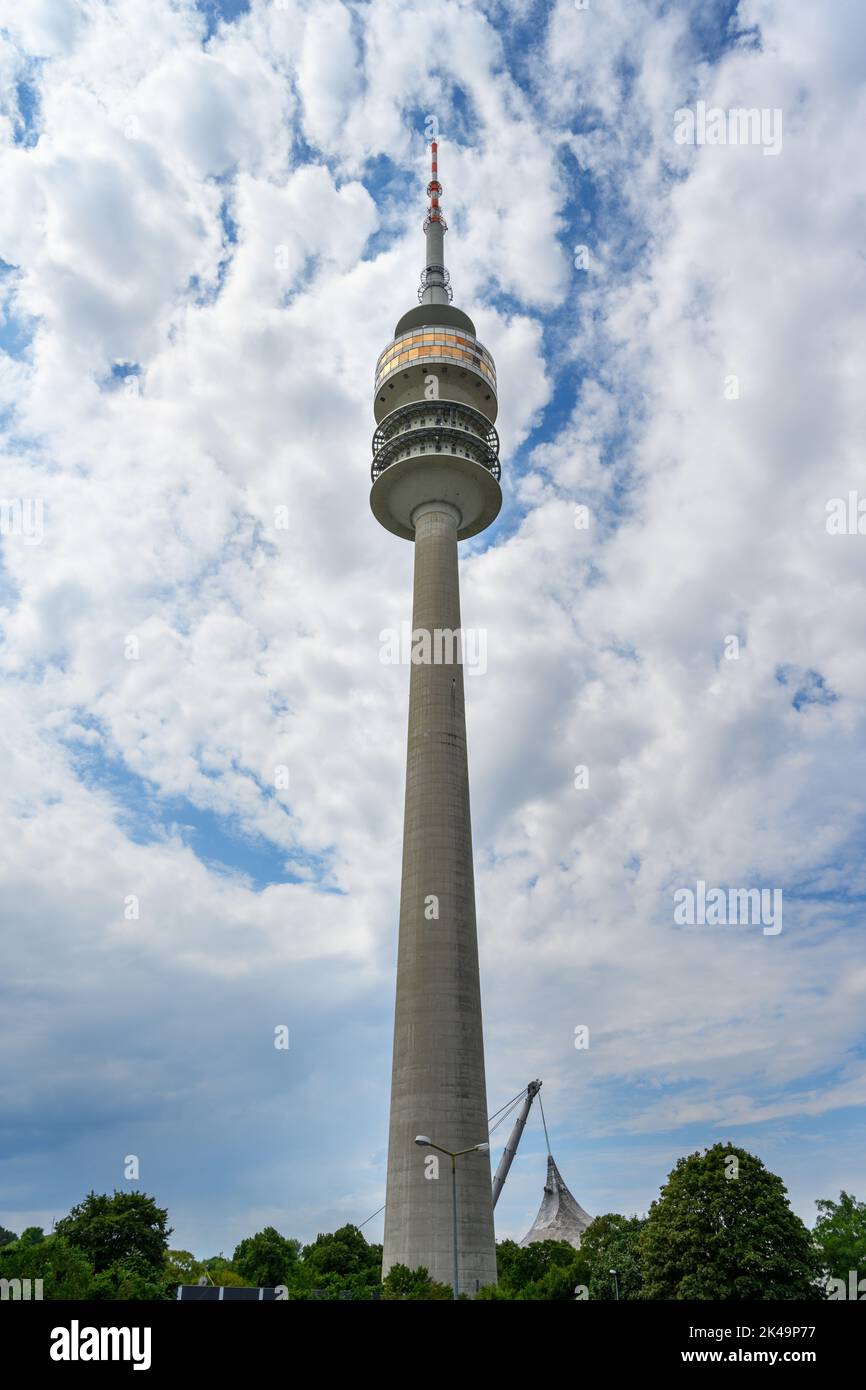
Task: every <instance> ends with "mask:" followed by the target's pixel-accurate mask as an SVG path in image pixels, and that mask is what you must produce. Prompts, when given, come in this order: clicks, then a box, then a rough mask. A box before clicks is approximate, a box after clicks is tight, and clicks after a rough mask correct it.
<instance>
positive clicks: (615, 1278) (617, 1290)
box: [610, 1269, 619, 1301]
mask: <svg viewBox="0 0 866 1390" xmlns="http://www.w3.org/2000/svg"><path fill="white" fill-rule="evenodd" d="M610 1272H611V1274H612V1275H613V1287H614V1290H615V1291H616V1297H617V1301H618V1300H619V1280H618V1279H617V1277H616V1276H617V1271H616V1270H615V1269H612V1270H611V1271H610Z"/></svg>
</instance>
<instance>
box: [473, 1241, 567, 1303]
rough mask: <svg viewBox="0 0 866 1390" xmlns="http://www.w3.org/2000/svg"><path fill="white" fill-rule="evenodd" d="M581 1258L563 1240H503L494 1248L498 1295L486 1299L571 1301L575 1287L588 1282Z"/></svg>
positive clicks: (489, 1295)
mask: <svg viewBox="0 0 866 1390" xmlns="http://www.w3.org/2000/svg"><path fill="white" fill-rule="evenodd" d="M581 1256H582V1251H581V1252H578V1251H577V1250H575V1248H574V1246H573V1245H569V1243H568V1241H565V1240H538V1241H533V1243H532V1244H531V1245H518V1244H517V1242H516V1241H514V1240H502V1241H500V1242H499V1244H498V1245H497V1247H496V1272H497V1275H498V1278H499V1290H500V1292H499V1293H498V1294H496V1295H491V1294H488V1295H487V1297H488V1298H490V1297H498V1298H503V1297H505V1298H515V1299H516V1298H533V1299H536V1298H555V1299H563V1298H568V1299H573V1298H574V1297H575V1293H574V1290H575V1286H576V1285H577V1284H582V1283H586V1282H587V1280H586V1277H585V1276H586V1273H587V1269H586V1266H585V1261H584V1260H583V1259H582V1258H581Z"/></svg>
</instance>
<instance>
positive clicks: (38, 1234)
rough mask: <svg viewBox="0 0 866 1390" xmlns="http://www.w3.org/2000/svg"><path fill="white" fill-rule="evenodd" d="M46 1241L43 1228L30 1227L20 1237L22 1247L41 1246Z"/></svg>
mask: <svg viewBox="0 0 866 1390" xmlns="http://www.w3.org/2000/svg"><path fill="white" fill-rule="evenodd" d="M44 1239H45V1232H44V1231H43V1229H42V1227H41V1226H28V1227H27V1228H26V1229H25V1230H23V1231H22V1232H21V1234H20V1236H19V1237H18V1241H19V1244H21V1245H39V1244H40V1243H41V1242H42V1241H43V1240H44Z"/></svg>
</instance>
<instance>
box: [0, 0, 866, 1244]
mask: <svg viewBox="0 0 866 1390" xmlns="http://www.w3.org/2000/svg"><path fill="white" fill-rule="evenodd" d="M864 54H866V11H864V7H863V5H862V3H861V0H829V2H828V3H824V4H821V5H817V4H815V3H813V0H784V3H783V0H741V3H740V4H739V5H737V4H736V3H735V2H734V0H589V3H588V4H586V5H585V6H581V5H576V4H575V3H574V0H556V3H554V4H549V3H548V4H544V3H542V4H539V3H530V0H510V2H509V0H501V2H500V0H488V3H479V2H476V3H468V2H461V0H436V3H430V0H375V3H372V4H366V3H360V0H358V2H357V3H340V0H250V3H246V0H199V3H198V4H196V3H194V0H113V2H112V3H107V0H28V2H27V4H26V5H22V4H21V3H19V0H0V148H2V155H0V159H2V169H0V181H2V189H3V194H2V199H0V347H2V349H3V351H2V356H0V435H2V437H0V450H2V461H3V473H2V487H0V492H2V496H3V499H4V500H5V502H6V503H7V506H6V510H5V512H4V520H3V532H4V534H3V535H2V536H0V551H2V566H0V610H2V629H3V634H2V646H0V662H2V676H3V681H2V694H0V709H2V717H0V736H2V742H3V775H2V801H3V821H2V836H0V865H2V913H3V920H4V929H3V968H2V977H0V990H2V1021H3V1030H2V1031H3V1035H4V1036H3V1063H4V1065H3V1068H2V1082H0V1087H2V1114H3V1124H2V1138H0V1145H2V1148H0V1158H2V1161H0V1223H2V1224H3V1225H5V1226H9V1227H11V1228H12V1229H13V1230H16V1231H20V1230H21V1229H22V1227H23V1226H25V1225H27V1224H31V1223H37V1224H41V1225H45V1226H50V1224H51V1221H52V1220H53V1219H54V1218H56V1217H58V1216H60V1215H62V1214H63V1213H64V1212H65V1211H66V1210H68V1208H69V1207H70V1205H71V1204H72V1203H73V1202H75V1201H77V1200H79V1199H80V1198H81V1197H82V1196H83V1194H84V1193H85V1192H86V1191H87V1190H89V1189H90V1188H92V1187H93V1188H96V1189H97V1190H111V1189H112V1188H113V1187H115V1186H118V1187H123V1186H124V1184H125V1183H127V1179H126V1178H125V1177H124V1160H125V1157H126V1156H127V1155H136V1156H137V1157H138V1160H139V1164H140V1185H141V1186H142V1187H143V1188H145V1189H146V1190H147V1191H149V1192H152V1193H155V1194H156V1195H157V1196H158V1197H159V1198H160V1200H161V1201H162V1203H163V1204H164V1205H167V1206H168V1207H169V1210H170V1214H171V1219H172V1223H173V1225H174V1227H175V1235H174V1237H173V1244H175V1245H178V1246H182V1247H185V1248H189V1249H192V1250H194V1251H196V1252H197V1253H200V1254H208V1253H213V1252H215V1251H217V1250H225V1251H227V1252H229V1251H231V1250H232V1249H233V1247H234V1245H235V1243H236V1242H237V1241H238V1240H239V1239H240V1238H242V1237H243V1236H245V1235H247V1234H249V1233H251V1232H252V1231H254V1230H257V1229H260V1228H261V1227H262V1226H264V1225H266V1224H273V1225H276V1226H277V1227H278V1228H279V1229H281V1230H282V1231H283V1232H284V1233H286V1234H288V1235H295V1236H297V1237H299V1238H302V1239H310V1238H312V1237H314V1236H315V1234H316V1232H317V1231H322V1230H330V1229H333V1228H334V1227H335V1226H337V1225H339V1224H342V1223H344V1222H346V1221H353V1222H361V1221H363V1220H364V1219H365V1218H367V1217H368V1216H370V1214H371V1213H372V1212H374V1211H375V1210H376V1209H377V1208H378V1207H379V1206H380V1205H381V1203H382V1202H383V1200H384V1178H385V1157H386V1153H385V1145H386V1130H387V1106H388V1087H389V1075H390V1047H391V1026H392V1010H393V987H394V966H395V951H396V920H397V907H398V892H399V870H400V839H401V815H402V784H403V773H404V760H405V730H406V699H407V689H408V670H407V668H406V667H404V666H394V665H388V664H383V662H382V661H381V660H380V641H379V634H380V632H381V631H383V630H384V629H386V628H395V627H399V624H400V623H401V622H403V621H404V620H406V619H408V617H409V603H410V592H411V561H412V552H411V547H410V546H408V545H406V544H405V543H404V542H401V541H398V540H397V539H395V538H394V537H392V536H390V535H389V534H387V533H386V532H384V531H382V530H381V529H380V528H379V527H378V526H377V524H376V523H375V521H374V520H373V517H372V514H371V512H370V509H369V503H368V491H369V466H370V443H369V441H370V437H371V434H372V429H373V419H372V408H371V397H372V374H373V368H374V364H375V360H376V357H377V355H378V353H379V352H380V351H381V350H382V348H383V347H384V346H385V345H386V344H387V342H388V340H389V338H390V337H391V335H392V333H393V329H394V324H395V322H396V320H397V319H398V317H399V316H400V315H401V314H402V313H403V312H404V311H405V310H406V309H408V308H410V307H411V306H412V304H413V303H414V302H415V291H416V287H417V283H418V275H419V271H420V269H421V265H422V262H423V239H422V235H421V222H422V220H423V209H424V203H425V200H424V193H423V190H424V184H425V182H426V179H427V177H428V175H427V164H426V151H425V127H426V128H427V129H429V127H427V124H426V123H427V121H428V117H430V116H433V117H435V119H436V121H437V122H438V129H439V134H440V177H441V178H442V182H443V185H444V189H445V194H444V208H445V212H446V215H447V218H448V221H449V227H450V231H449V234H448V237H447V239H446V251H447V256H448V263H449V267H450V270H451V275H452V283H453V285H454V288H455V302H456V303H458V304H459V305H460V306H461V307H463V308H464V309H466V310H467V311H468V312H469V313H470V314H471V315H472V317H473V318H474V319H475V322H476V324H477V326H478V332H479V336H480V337H481V339H482V341H483V342H484V343H485V344H487V345H488V346H489V348H490V349H491V351H492V352H493V355H494V357H495V359H496V363H497V368H498V374H499V388H500V418H499V430H500V435H501V439H502V460H503V487H504V493H505V504H504V507H503V511H502V514H501V516H500V519H499V520H498V522H497V523H496V524H495V525H494V526H493V527H492V528H491V529H490V530H489V531H487V532H486V533H485V534H484V535H483V536H480V537H478V538H476V539H475V540H474V541H472V542H469V543H468V544H467V545H464V546H463V547H462V551H461V554H462V585H463V609H464V622H465V623H466V625H467V626H468V627H471V628H475V629H481V630H483V631H484V632H485V633H486V634H487V644H488V665H487V671H486V673H485V674H483V675H482V674H480V673H479V674H476V675H473V676H471V677H469V678H468V679H467V700H468V722H469V741H470V766H471V780H472V790H473V819H474V833H475V851H476V864H477V897H478V914H479V932H480V950H481V963H482V987H483V995H484V1004H485V1023H486V1047H487V1063H488V1094H489V1101H490V1110H491V1111H493V1110H495V1109H497V1108H498V1107H499V1106H500V1105H502V1104H504V1103H505V1102H506V1101H507V1100H508V1099H510V1098H511V1097H512V1096H513V1095H515V1094H516V1093H517V1092H518V1091H519V1090H520V1089H521V1088H522V1087H524V1086H525V1085H526V1083H527V1082H528V1081H529V1080H530V1079H532V1078H534V1077H540V1078H541V1079H542V1080H543V1082H544V1090H543V1093H542V1095H543V1098H544V1101H545V1112H546V1115H547V1119H548V1125H549V1128H550V1132H551V1141H552V1145H553V1150H554V1153H555V1155H556V1157H557V1159H558V1162H559V1165H560V1167H561V1169H562V1172H563V1174H564V1176H565V1178H566V1180H567V1182H568V1183H569V1185H570V1186H571V1188H572V1190H573V1191H574V1193H575V1195H576V1196H577V1197H578V1199H579V1200H580V1201H581V1203H582V1204H583V1205H584V1206H585V1207H586V1208H587V1210H588V1211H590V1212H591V1213H599V1212H603V1211H610V1210H616V1211H624V1212H634V1211H645V1210H646V1209H647V1207H648V1206H649V1203H650V1202H651V1201H652V1199H653V1198H654V1196H655V1195H656V1194H657V1191H658V1187H659V1185H660V1183H661V1182H662V1181H663V1180H664V1177H665V1175H666V1173H667V1172H668V1170H669V1169H670V1167H671V1166H672V1165H673V1163H674V1162H675V1161H676V1159H677V1157H678V1156H679V1155H681V1154H683V1153H686V1152H689V1151H691V1150H694V1149H695V1148H699V1147H701V1146H702V1145H704V1144H711V1143H714V1142H716V1141H717V1140H719V1139H721V1140H731V1141H733V1142H735V1143H737V1144H741V1145H744V1146H745V1147H747V1148H749V1149H751V1150H753V1151H755V1152H756V1153H758V1154H759V1155H760V1156H761V1157H762V1158H763V1159H764V1161H765V1162H766V1163H767V1164H768V1165H769V1166H770V1167H771V1168H773V1169H774V1170H775V1171H777V1172H779V1173H781V1174H782V1176H783V1178H784V1180H785V1182H786V1183H787V1185H788V1187H789V1190H790V1193H791V1198H792V1201H793V1202H794V1204H795V1206H796V1208H797V1210H798V1211H799V1212H800V1214H801V1215H802V1216H803V1217H804V1218H805V1219H806V1220H808V1221H810V1222H811V1221H812V1220H813V1219H814V1215H815V1208H814V1199H815V1198H816V1197H826V1196H834V1195H836V1194H837V1193H838V1191H839V1189H840V1187H843V1186H844V1187H846V1188H847V1189H848V1190H853V1191H854V1192H856V1193H858V1194H859V1195H860V1196H861V1197H862V1196H866V1172H864V1159H863V1154H864V1148H866V1145H864V1140H866V1124H864V1107H866V1037H864V1006H866V950H864V933H863V903H864V900H866V874H864V865H863V858H864V856H863V850H864V839H866V835H864V827H866V819H864V812H866V789H864V776H863V771H864V745H866V721H864V702H866V535H859V534H857V525H856V504H857V501H858V497H859V496H863V497H866V470H864V454H863V440H864V434H866V430H864V426H866V392H864V391H863V379H864V374H866V362H864V357H866V337H864V333H863V312H864V300H866V239H864V210H866V166H864V161H863V158H862V130H863V127H864V117H866V81H864V79H866V58H864ZM699 102H705V103H706V104H707V108H709V109H711V110H712V109H713V108H718V110H720V111H721V112H722V113H727V112H728V111H730V110H732V109H735V108H755V109H757V110H759V111H763V112H765V113H766V114H765V120H766V122H767V125H766V129H767V131H769V130H770V125H769V123H770V121H771V120H772V121H773V122H775V123H776V125H775V126H774V130H775V135H776V137H778V136H780V135H781V148H775V149H774V148H773V146H772V145H771V144H770V143H769V142H768V141H767V140H763V141H762V140H761V139H760V138H758V139H756V140H754V141H753V142H751V143H745V144H731V143H725V144H720V143H713V144H710V143H706V142H705V143H697V137H696V143H693V144H688V143H683V142H682V141H681V140H679V139H678V138H677V134H678V132H679V134H680V135H681V134H682V130H683V120H684V118H683V117H682V115H681V114H680V116H678V115H677V113H678V112H680V113H682V111H683V110H689V111H694V112H697V110H698V103H699ZM774 113H776V114H774ZM778 113H781V115H779V114H778ZM779 123H781V124H779ZM778 143H779V142H778V139H777V140H776V145H777V146H778ZM858 489H859V493H858V496H857V497H855V498H854V508H853V511H854V524H853V526H852V525H850V524H849V525H847V526H846V527H845V528H844V531H845V533H843V534H834V533H833V529H832V528H831V530H828V510H827V508H828V503H830V504H832V502H833V499H837V498H838V499H845V500H846V506H847V499H848V497H849V493H852V492H854V493H857V490H858ZM580 506H583V507H585V508H587V509H588V511H587V513H586V515H587V516H588V519H589V524H588V525H587V526H586V527H585V528H579V527H578V526H576V524H575V522H576V520H577V519H578V518H579V517H580V515H581V514H580V513H579V512H577V511H576V508H578V507H580ZM863 526H864V531H866V519H864V522H863ZM734 639H735V640H734ZM578 765H582V766H585V767H586V768H587V769H588V778H589V785H588V787H576V786H575V780H576V779H575V768H576V767H577V766H578ZM281 769H285V772H284V773H283V772H281V771H280V770H281ZM578 780H579V779H578ZM286 783H287V784H288V785H285V784H286ZM698 880H703V881H704V882H706V883H707V884H708V885H709V886H721V887H725V888H731V887H734V888H752V887H758V888H768V889H775V890H781V892H782V894H783V903H784V917H783V928H782V930H781V931H780V932H778V933H776V934H770V933H765V932H764V931H763V930H762V928H761V926H760V925H751V926H734V925H727V926H715V927H700V926H693V927H690V926H681V925H678V924H677V923H676V922H675V920H674V910H673V895H674V893H675V892H676V891H677V889H680V888H684V887H689V886H692V887H694V886H695V885H696V883H697V881H698ZM280 1025H284V1026H286V1027H287V1028H288V1029H289V1036H290V1047H289V1048H288V1050H277V1049H276V1048H275V1047H274V1030H275V1028H277V1027H279V1026H280ZM581 1025H583V1026H585V1027H587V1028H588V1029H589V1039H590V1045H589V1047H588V1048H581V1049H578V1048H576V1047H575V1029H576V1028H578V1027H580V1026H581ZM494 1139H495V1142H494V1159H495V1157H496V1156H497V1154H498V1151H499V1149H500V1147H501V1142H503V1141H504V1131H501V1130H500V1131H497V1133H496V1135H495V1136H494ZM544 1155H545V1145H544V1140H543V1134H542V1130H541V1125H540V1117H539V1116H538V1114H535V1115H534V1117H533V1119H532V1120H531V1121H530V1126H529V1129H528V1130H527V1133H526V1137H525V1140H524V1144H523V1147H522V1150H521V1154H520V1157H519V1159H518V1161H517V1163H516V1164H515V1166H514V1168H513V1170H512V1174H511V1176H510V1178H509V1181H508V1184H507V1186H506V1188H505V1191H504V1195H503V1198H502V1201H501V1202H500V1204H499V1207H498V1208H497V1217H498V1235H499V1236H500V1237H504V1236H515V1237H520V1236H521V1235H522V1234H523V1233H524V1232H525V1230H526V1229H527V1228H528V1226H529V1225H530V1223H531V1221H532V1219H533V1217H534V1215H535V1212H536V1209H537V1207H538V1204H539V1201H540V1198H541V1188H542V1183H543V1176H544ZM127 1185H128V1183H127ZM365 1230H366V1232H367V1233H368V1234H369V1235H370V1236H371V1237H372V1238H379V1236H380V1233H381V1218H377V1220H376V1221H373V1222H370V1224H369V1225H368V1226H366V1227H365Z"/></svg>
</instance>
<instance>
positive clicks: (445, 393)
mask: <svg viewBox="0 0 866 1390" xmlns="http://www.w3.org/2000/svg"><path fill="white" fill-rule="evenodd" d="M432 154H433V168H432V178H431V181H430V184H429V185H428V193H429V196H430V200H431V201H430V207H429V209H428V213H427V220H426V221H425V224H424V230H425V235H426V240H427V265H426V267H425V270H424V274H423V277H422V283H421V290H420V291H419V299H420V301H421V302H420V303H419V305H418V307H417V308H415V309H411V310H410V311H409V312H408V313H407V314H404V315H403V317H402V318H401V319H400V321H399V322H398V324H397V327H396V330H395V335H394V340H393V342H392V343H390V344H389V346H388V347H387V348H386V349H385V351H384V352H383V353H382V355H381V356H380V358H379V362H378V364H377V369H376V385H375V398H374V409H375V415H376V422H377V429H376V433H375V434H374V436H373V467H372V477H373V486H372V490H371V493H370V505H371V507H372V509H373V513H374V515H375V516H376V518H377V520H378V521H380V522H381V524H382V525H383V526H384V527H385V528H386V529H387V530H389V531H391V532H392V533H393V534H395V535H398V536H401V537H402V538H404V539H406V540H410V541H412V542H413V543H414V546H415V582H414V598H413V610H412V619H413V621H412V627H413V633H414V634H416V635H417V634H419V633H422V634H427V636H428V642H429V650H428V652H427V658H428V659H425V658H424V655H423V652H422V656H421V659H420V660H417V661H413V664H412V666H411V671H410V681H409V733H408V748H407V761H406V801H405V813H404V827H403V873H402V882H401V892H400V927H399V943H398V952H397V997H396V1007H395V1016H394V1054H393V1069H392V1079H391V1121H390V1131H389V1139H388V1182H387V1193H386V1205H385V1245H384V1260H383V1268H384V1270H385V1272H387V1271H388V1270H389V1269H390V1268H391V1266H392V1265H394V1264H405V1265H408V1266H409V1267H410V1268H417V1267H418V1266H419V1265H423V1266H425V1267H426V1268H427V1269H428V1270H429V1271H430V1273H431V1275H432V1276H433V1278H434V1279H437V1280H439V1281H442V1282H451V1280H452V1269H453V1256H454V1234H453V1229H452V1199H453V1196H454V1193H455V1191H456V1194H457V1199H458V1200H457V1248H458V1252H459V1261H458V1270H457V1278H458V1283H459V1287H460V1289H461V1290H463V1291H465V1292H467V1293H470V1294H471V1293H474V1292H475V1291H476V1290H477V1289H478V1288H480V1287H481V1286H482V1285H483V1284H489V1283H494V1282H495V1280H496V1253H495V1245H494V1235H493V1204H492V1194H491V1179H490V1159H489V1155H488V1154H487V1153H480V1152H471V1153H465V1154H464V1155H463V1156H462V1157H460V1158H458V1159H457V1183H456V1188H455V1187H454V1186H453V1185H452V1178H451V1170H450V1160H448V1159H447V1158H445V1157H444V1156H442V1155H438V1156H437V1155H436V1154H435V1151H433V1150H427V1149H425V1148H419V1147H418V1146H417V1145H416V1144H415V1138H416V1136H418V1135H428V1136H429V1137H430V1139H431V1140H432V1141H433V1143H434V1144H435V1145H438V1146H439V1147H440V1148H442V1149H445V1150H448V1151H450V1152H453V1153H457V1152H458V1151H462V1150H468V1149H473V1148H474V1146H476V1145H478V1144H482V1143H484V1142H486V1140H487V1096H486V1085H485V1077H484V1043H483V1035H482V1019H481V990H480V980H479V968H478V944H477V935H476V922H475V885H474V874H473V864H472V827H471V818H470V809H469V773H468V762H467V752H466V721H465V712H464V689H463V666H462V659H461V646H460V640H459V638H460V589H459V579H458V564H457V545H458V541H460V540H462V539H464V538H465V537H467V536H472V535H475V534H477V533H478V532H479V531H481V530H483V529H484V527H486V526H489V525H490V523H491V521H493V520H494V518H495V517H496V515H497V513H498V512H499V508H500V506H501V503H502V493H501V490H500V486H499V439H498V436H497V434H496V429H495V427H494V421H495V419H496V413H497V398H496V368H495V365H494V362H493V358H492V357H491V355H490V353H489V352H488V351H487V349H486V348H484V347H483V346H482V345H481V344H480V343H479V342H478V340H477V338H476V336H475V327H474V325H473V323H472V321H471V319H470V318H469V317H468V316H467V315H466V314H464V313H463V312H462V311H461V310H460V309H457V308H455V307H454V306H453V305H452V304H451V302H450V300H451V291H450V287H449V281H448V272H447V270H446V269H445V264H444V254H443V247H444V233H445V230H446V227H445V222H444V219H443V217H442V214H441V210H440V207H439V198H440V195H441V192H442V188H441V185H440V184H439V181H438V167H437V150H436V146H435V145H434V146H433V151H432ZM450 634H456V640H454V639H451V638H450ZM440 635H441V637H442V638H443V640H441V641H438V640H437V637H438V636H440ZM431 1157H434V1158H436V1157H438V1161H439V1162H440V1163H441V1168H440V1169H439V1175H438V1176H433V1173H432V1167H431V1164H430V1163H429V1159H430V1158H431Z"/></svg>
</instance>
